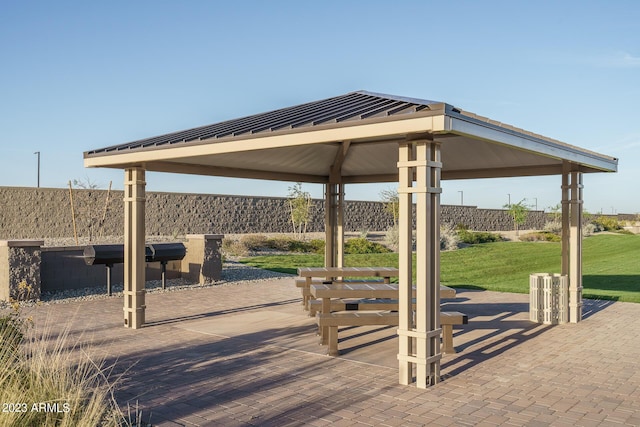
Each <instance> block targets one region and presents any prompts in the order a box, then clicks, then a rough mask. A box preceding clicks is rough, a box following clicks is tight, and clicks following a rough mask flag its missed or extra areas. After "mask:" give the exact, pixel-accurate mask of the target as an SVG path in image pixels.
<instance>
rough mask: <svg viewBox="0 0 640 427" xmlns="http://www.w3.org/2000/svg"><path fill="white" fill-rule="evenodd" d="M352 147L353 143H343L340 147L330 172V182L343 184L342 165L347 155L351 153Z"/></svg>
mask: <svg viewBox="0 0 640 427" xmlns="http://www.w3.org/2000/svg"><path fill="white" fill-rule="evenodd" d="M350 146H351V141H343V142H342V143H341V144H340V147H338V152H337V153H336V158H335V159H334V161H333V164H332V165H331V168H330V171H329V181H330V182H334V183H340V182H342V164H343V163H344V160H345V159H346V157H347V153H348V152H349V147H350Z"/></svg>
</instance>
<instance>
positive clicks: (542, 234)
mask: <svg viewBox="0 0 640 427" xmlns="http://www.w3.org/2000/svg"><path fill="white" fill-rule="evenodd" d="M520 240H521V241H523V242H559V241H561V240H562V238H561V237H560V236H559V235H557V234H555V233H552V232H549V231H536V232H533V233H527V234H525V235H524V236H520Z"/></svg>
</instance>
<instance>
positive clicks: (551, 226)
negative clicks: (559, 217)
mask: <svg viewBox="0 0 640 427" xmlns="http://www.w3.org/2000/svg"><path fill="white" fill-rule="evenodd" d="M542 230H543V231H547V232H549V233H561V232H562V223H561V222H560V221H555V220H554V221H548V222H547V223H546V224H545V225H544V228H543V229H542Z"/></svg>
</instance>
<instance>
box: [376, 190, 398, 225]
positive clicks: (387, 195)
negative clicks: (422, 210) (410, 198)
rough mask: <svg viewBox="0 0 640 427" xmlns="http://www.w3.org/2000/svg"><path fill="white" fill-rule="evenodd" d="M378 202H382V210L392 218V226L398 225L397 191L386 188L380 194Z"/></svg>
mask: <svg viewBox="0 0 640 427" xmlns="http://www.w3.org/2000/svg"><path fill="white" fill-rule="evenodd" d="M380 200H382V203H383V206H384V210H385V211H386V212H388V213H389V214H390V215H391V216H392V217H393V226H394V227H395V226H397V225H398V216H400V202H399V200H400V199H399V197H398V190H397V189H395V188H387V189H386V190H382V191H381V192H380Z"/></svg>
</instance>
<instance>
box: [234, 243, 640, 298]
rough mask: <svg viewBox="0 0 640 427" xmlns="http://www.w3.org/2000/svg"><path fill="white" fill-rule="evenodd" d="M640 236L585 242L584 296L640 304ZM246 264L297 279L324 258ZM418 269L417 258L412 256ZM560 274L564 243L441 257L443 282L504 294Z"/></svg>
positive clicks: (376, 262)
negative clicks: (534, 278) (536, 276)
mask: <svg viewBox="0 0 640 427" xmlns="http://www.w3.org/2000/svg"><path fill="white" fill-rule="evenodd" d="M639 254H640V236H639V235H625V234H604V235H597V236H592V237H589V238H586V239H584V240H583V258H582V260H583V287H584V290H583V296H584V297H585V298H593V299H610V300H618V301H626V302H636V303H640V266H638V264H639V263H638V255H639ZM242 262H244V263H246V264H248V265H252V266H255V267H259V268H264V269H268V270H273V271H279V272H284V273H291V274H296V269H297V268H298V267H321V266H322V265H323V257H322V255H277V256H275V255H274V256H260V257H252V258H247V259H245V260H243V261H242ZM414 264H415V255H414ZM345 265H346V266H395V267H397V266H398V255H397V254H366V255H345ZM559 271H560V243H552V242H495V243H485V244H479V245H473V246H470V247H467V248H464V249H460V250H457V251H450V252H443V253H442V256H441V279H442V283H443V284H446V285H448V286H452V287H467V288H469V287H472V288H479V289H486V290H491V291H500V292H515V293H528V292H529V274H530V273H544V272H549V273H551V272H559Z"/></svg>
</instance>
